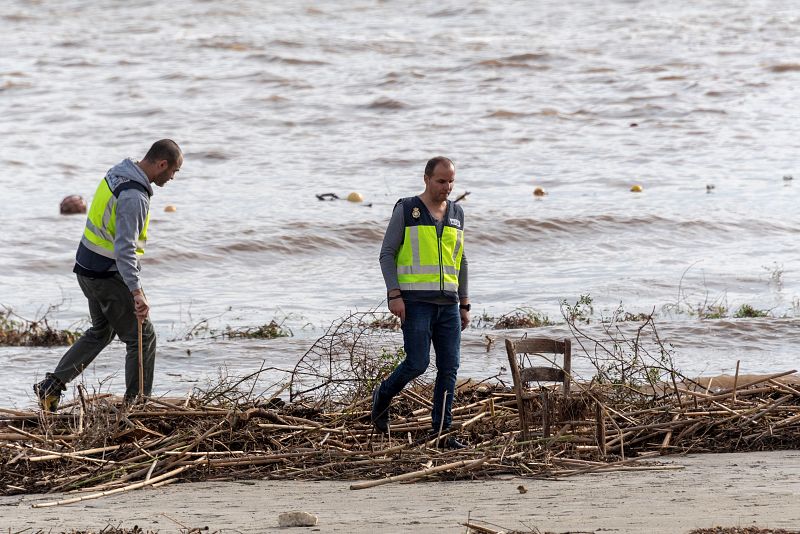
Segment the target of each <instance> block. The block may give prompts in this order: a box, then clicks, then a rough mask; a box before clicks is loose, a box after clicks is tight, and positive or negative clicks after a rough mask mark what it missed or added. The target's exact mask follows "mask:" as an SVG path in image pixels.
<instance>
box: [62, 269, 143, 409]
mask: <svg viewBox="0 0 800 534" xmlns="http://www.w3.org/2000/svg"><path fill="white" fill-rule="evenodd" d="M78 284H79V285H80V286H81V290H83V294H84V295H86V298H87V299H88V300H89V315H90V316H91V319H92V327H91V328H89V329H88V330H87V331H86V332H84V333H83V335H82V336H81V337H80V339H78V341H76V342H75V344H74V345H72V347H70V349H69V350H68V351H67V352H66V353H65V354H64V356H62V357H61V361H60V362H58V366H57V367H56V370H55V371H53V374H54V375H56V376H57V377H58V378H59V379H61V381H62V382H64V383H65V384H66V383H68V382H70V381H71V380H72V379H73V378H75V377H76V376H78V375H79V374H81V373H82V372H83V370H84V369H86V367H87V366H88V365H89V364H90V363H92V361H93V360H94V359H95V358H96V357H97V355H98V354H100V351H102V350H103V349H104V348H106V346H107V345H108V344H109V343H111V341H112V340H113V339H114V336H115V335H116V336H119V339H120V341H122V342H123V343H125V346H126V350H125V398H126V399H128V400H132V399H134V398H136V396H137V395H138V394H139V334H138V326H137V321H136V313H135V311H134V306H133V296H132V295H131V292H130V290H129V289H128V286H126V285H125V282H123V281H122V276H120V275H119V274H116V275H114V276H113V277H111V278H88V277H86V276H81V275H78ZM142 353H143V354H142V356H143V361H144V394H145V395H150V393H151V391H152V389H153V370H154V368H155V362H156V333H155V330H154V329H153V324H152V323H151V322H150V319H146V320H145V321H144V323H143V324H142Z"/></svg>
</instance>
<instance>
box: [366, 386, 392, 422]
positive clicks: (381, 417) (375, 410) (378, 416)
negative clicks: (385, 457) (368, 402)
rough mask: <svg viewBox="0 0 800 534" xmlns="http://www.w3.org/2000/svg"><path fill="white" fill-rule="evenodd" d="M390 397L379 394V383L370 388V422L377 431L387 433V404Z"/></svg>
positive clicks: (389, 402) (389, 401)
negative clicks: (386, 397)
mask: <svg viewBox="0 0 800 534" xmlns="http://www.w3.org/2000/svg"><path fill="white" fill-rule="evenodd" d="M390 404H391V399H388V400H387V399H384V398H383V396H382V395H381V384H378V385H377V386H375V389H373V390H372V414H371V418H372V424H373V425H375V428H376V429H378V432H383V433H384V434H387V433H388V432H389V405H390Z"/></svg>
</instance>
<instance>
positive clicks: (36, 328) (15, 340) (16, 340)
mask: <svg viewBox="0 0 800 534" xmlns="http://www.w3.org/2000/svg"><path fill="white" fill-rule="evenodd" d="M2 308H3V309H2V310H0V345H7V346H13V347H52V346H59V345H72V344H73V343H75V341H76V340H77V339H78V338H79V337H80V336H81V333H82V332H81V331H80V330H77V329H76V330H69V329H67V330H60V329H58V328H55V327H53V326H51V325H50V322H49V321H48V315H50V314H51V313H52V312H53V311H55V310H56V309H58V306H50V307H49V308H48V309H47V311H46V312H45V313H44V314H42V315H41V317H38V318H36V319H26V318H24V317H21V316H19V315H17V314H16V313H14V311H13V310H11V309H10V308H7V307H5V306H3V307H2Z"/></svg>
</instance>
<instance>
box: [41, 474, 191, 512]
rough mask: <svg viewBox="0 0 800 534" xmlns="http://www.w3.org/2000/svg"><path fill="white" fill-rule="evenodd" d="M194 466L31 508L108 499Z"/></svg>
mask: <svg viewBox="0 0 800 534" xmlns="http://www.w3.org/2000/svg"><path fill="white" fill-rule="evenodd" d="M193 465H194V464H192V465H184V466H183V467H179V468H177V469H173V470H172V471H170V472H169V473H164V474H163V475H160V476H157V477H155V478H151V479H150V480H148V481H147V482H137V483H136V484H131V485H130V486H124V487H122V488H117V489H113V490H108V491H101V492H99V493H92V494H91V495H84V496H81V497H74V498H72V499H64V500H63V501H51V502H43V503H34V504H32V505H31V508H48V507H51V506H60V505H62V504H74V503H76V502H81V501H89V500H91V499H99V498H100V497H106V496H108V495H115V494H117V493H123V492H126V491H131V490H135V489H139V488H143V487H145V486H150V485H152V484H155V483H156V482H161V481H162V480H165V479H167V478H169V477H171V476H174V475H177V474H178V473H182V472H184V471H186V470H187V469H190V468H191V467H193Z"/></svg>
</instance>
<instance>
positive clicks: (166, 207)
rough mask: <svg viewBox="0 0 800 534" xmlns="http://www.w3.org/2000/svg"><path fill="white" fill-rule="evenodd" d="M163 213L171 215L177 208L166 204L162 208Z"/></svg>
mask: <svg viewBox="0 0 800 534" xmlns="http://www.w3.org/2000/svg"><path fill="white" fill-rule="evenodd" d="M164 211H166V212H167V213H172V212H173V211H178V208H177V207H175V205H173V204H167V205H166V206H165V207H164Z"/></svg>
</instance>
